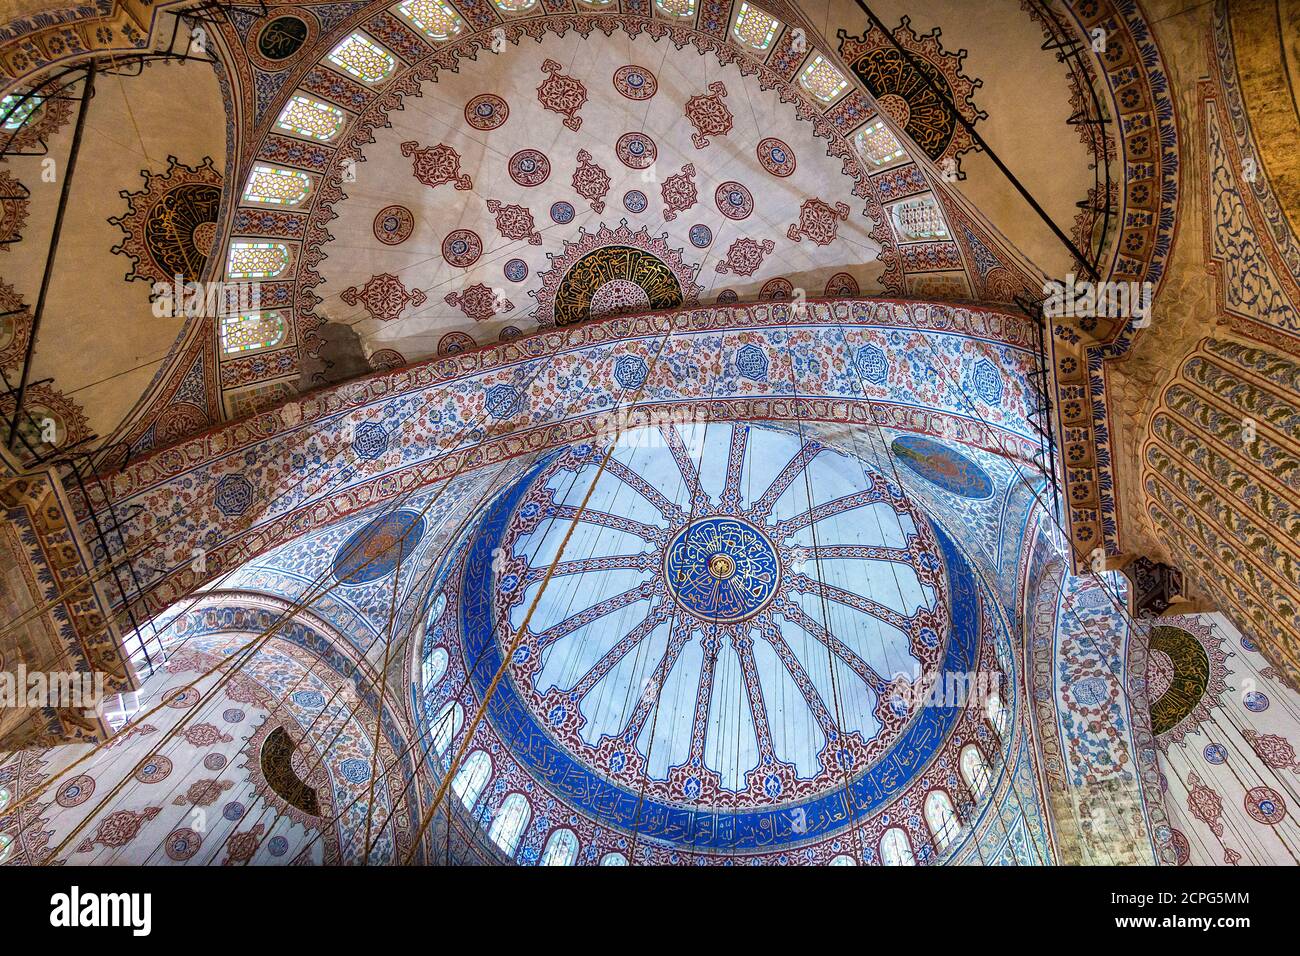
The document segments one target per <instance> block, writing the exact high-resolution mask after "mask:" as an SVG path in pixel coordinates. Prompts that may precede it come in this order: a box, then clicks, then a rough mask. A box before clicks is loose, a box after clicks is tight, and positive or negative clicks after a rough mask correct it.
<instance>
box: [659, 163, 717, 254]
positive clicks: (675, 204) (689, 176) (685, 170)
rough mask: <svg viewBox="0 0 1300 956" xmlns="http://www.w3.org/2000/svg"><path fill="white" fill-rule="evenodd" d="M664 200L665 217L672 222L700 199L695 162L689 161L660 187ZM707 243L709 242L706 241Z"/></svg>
mask: <svg viewBox="0 0 1300 956" xmlns="http://www.w3.org/2000/svg"><path fill="white" fill-rule="evenodd" d="M659 194H660V195H661V196H662V197H663V200H664V219H665V221H667V222H672V221H673V220H674V219H676V218H677V214H678V213H679V212H685V211H686V210H687V209H690V208H691V207H692V206H694V205H695V204H696V203H697V202H699V201H700V194H699V190H697V189H696V188H695V164H694V163H687V164H686V165H685V166H683V167H682V171H681V172H680V173H673V174H672V175H671V176H669V177H668V178H667V179H665V180H664V181H663V183H662V184H661V185H660V187H659ZM706 245H707V243H706Z"/></svg>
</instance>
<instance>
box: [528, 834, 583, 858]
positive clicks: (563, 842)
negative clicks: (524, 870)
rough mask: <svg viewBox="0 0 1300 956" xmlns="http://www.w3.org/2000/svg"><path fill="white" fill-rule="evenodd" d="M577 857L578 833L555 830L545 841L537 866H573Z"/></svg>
mask: <svg viewBox="0 0 1300 956" xmlns="http://www.w3.org/2000/svg"><path fill="white" fill-rule="evenodd" d="M577 858H578V834H576V833H574V832H573V831H572V830H556V831H555V832H554V833H552V834H551V838H550V839H549V840H547V841H546V848H545V849H544V850H542V858H541V860H540V861H539V862H538V866H573V861H574V860H576V859H577Z"/></svg>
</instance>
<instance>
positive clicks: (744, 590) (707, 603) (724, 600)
mask: <svg viewBox="0 0 1300 956" xmlns="http://www.w3.org/2000/svg"><path fill="white" fill-rule="evenodd" d="M663 573H664V580H665V582H666V583H667V585H668V592H669V593H670V594H671V595H672V596H673V598H674V599H675V600H676V601H677V603H678V604H680V605H681V606H682V607H684V608H686V610H687V611H689V612H690V613H691V614H692V615H693V616H694V617H696V618H697V619H699V620H701V621H704V622H705V623H707V624H734V623H737V622H739V621H743V620H746V619H747V618H751V617H753V616H754V615H755V614H757V613H758V612H759V611H761V610H762V609H763V608H765V607H766V606H767V604H768V602H770V601H771V600H772V598H773V597H774V596H775V595H776V585H777V581H778V579H779V578H780V576H781V568H780V562H779V561H778V560H777V555H776V546H775V545H774V544H772V542H771V541H770V540H769V539H768V537H767V535H765V534H764V533H763V532H762V531H760V530H759V529H758V528H756V527H754V526H753V525H752V524H750V523H749V522H747V521H744V520H741V519H739V518H703V519H700V520H697V521H692V522H691V523H690V524H688V525H686V527H684V528H682V530H681V531H679V532H677V536H676V537H675V538H673V540H672V541H671V542H669V544H668V548H667V549H666V550H665V552H664V572H663Z"/></svg>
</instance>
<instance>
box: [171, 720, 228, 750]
mask: <svg viewBox="0 0 1300 956" xmlns="http://www.w3.org/2000/svg"><path fill="white" fill-rule="evenodd" d="M181 734H182V735H183V736H184V737H185V740H186V742H188V743H189V745H190V746H191V747H211V746H213V745H214V744H228V743H230V742H231V741H232V740H234V739H235V738H233V737H231V736H230V734H223V733H222V732H221V731H220V730H219V729H218V728H217V726H216V725H215V724H195V725H194V726H193V727H186V728H185V729H184V730H182V731H181Z"/></svg>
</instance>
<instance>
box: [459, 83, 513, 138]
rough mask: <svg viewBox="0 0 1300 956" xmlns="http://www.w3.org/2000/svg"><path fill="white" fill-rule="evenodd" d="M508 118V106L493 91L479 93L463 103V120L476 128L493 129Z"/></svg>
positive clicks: (485, 130)
mask: <svg viewBox="0 0 1300 956" xmlns="http://www.w3.org/2000/svg"><path fill="white" fill-rule="evenodd" d="M509 118H510V107H509V106H507V105H506V101H505V100H503V99H502V98H501V97H499V96H497V95H496V94H495V93H480V94H479V95H478V96H476V97H474V98H473V99H472V100H470V101H469V102H468V103H466V104H465V122H466V123H468V124H469V125H470V126H472V127H474V128H475V129H477V130H483V131H484V132H487V131H488V130H494V129H496V128H497V127H498V126H500V125H501V124H502V123H504V122H505V121H506V120H507V119H509Z"/></svg>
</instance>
